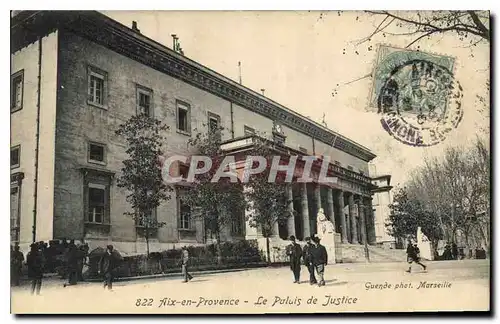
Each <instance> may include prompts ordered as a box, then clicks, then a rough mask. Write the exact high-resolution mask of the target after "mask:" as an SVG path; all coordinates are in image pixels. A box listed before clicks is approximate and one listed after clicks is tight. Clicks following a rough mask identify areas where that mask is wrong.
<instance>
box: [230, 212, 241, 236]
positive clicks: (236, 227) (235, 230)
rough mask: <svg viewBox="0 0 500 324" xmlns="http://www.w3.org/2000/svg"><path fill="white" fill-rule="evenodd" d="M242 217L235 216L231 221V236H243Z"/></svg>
mask: <svg viewBox="0 0 500 324" xmlns="http://www.w3.org/2000/svg"><path fill="white" fill-rule="evenodd" d="M243 224H244V222H243V217H238V215H235V217H234V218H233V219H232V222H231V225H232V226H231V232H232V234H233V235H242V234H243Z"/></svg>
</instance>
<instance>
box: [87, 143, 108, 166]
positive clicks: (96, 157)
mask: <svg viewBox="0 0 500 324" xmlns="http://www.w3.org/2000/svg"><path fill="white" fill-rule="evenodd" d="M88 161H89V162H92V163H98V164H106V158H105V146H104V144H98V143H89V147H88Z"/></svg>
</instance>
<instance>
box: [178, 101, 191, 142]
mask: <svg viewBox="0 0 500 324" xmlns="http://www.w3.org/2000/svg"><path fill="white" fill-rule="evenodd" d="M190 110H191V107H190V106H189V105H188V104H186V103H183V102H180V101H177V130H179V131H180V132H182V133H185V134H189V132H190V128H191V127H190V126H191V125H190V124H191V121H190Z"/></svg>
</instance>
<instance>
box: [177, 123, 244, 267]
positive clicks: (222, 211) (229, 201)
mask: <svg viewBox="0 0 500 324" xmlns="http://www.w3.org/2000/svg"><path fill="white" fill-rule="evenodd" d="M222 132H223V128H221V127H220V128H217V129H210V130H209V131H208V132H198V133H197V134H196V135H195V136H194V137H192V138H191V139H190V140H189V141H188V144H189V145H190V146H191V147H193V148H194V149H195V154H196V155H202V156H207V157H209V158H210V160H211V161H212V166H211V168H210V170H209V171H208V172H206V173H203V174H200V175H197V176H196V178H195V181H194V182H193V183H192V184H191V186H190V187H189V189H188V190H187V191H186V193H185V195H184V196H183V201H185V202H186V204H188V205H189V206H190V207H191V209H192V210H197V211H199V212H198V213H195V217H197V218H199V219H202V220H203V222H204V227H205V231H207V232H208V233H210V234H211V235H214V236H215V239H216V243H215V247H216V250H217V259H218V262H219V263H220V262H221V260H222V256H221V250H220V244H221V239H222V236H221V233H222V231H223V230H224V229H227V228H228V227H229V226H230V225H231V224H232V222H233V221H234V218H235V217H239V215H242V213H244V212H245V208H246V201H245V198H244V195H243V187H242V185H241V184H240V183H238V182H232V181H231V179H230V178H228V177H221V178H220V179H219V180H218V181H211V180H212V179H213V178H214V176H215V175H216V173H217V170H218V169H219V168H220V166H221V165H222V163H225V162H224V158H225V155H224V153H223V152H222V150H221V141H222V135H223V133H222ZM226 161H227V160H226ZM227 167H229V166H227ZM233 180H234V178H233Z"/></svg>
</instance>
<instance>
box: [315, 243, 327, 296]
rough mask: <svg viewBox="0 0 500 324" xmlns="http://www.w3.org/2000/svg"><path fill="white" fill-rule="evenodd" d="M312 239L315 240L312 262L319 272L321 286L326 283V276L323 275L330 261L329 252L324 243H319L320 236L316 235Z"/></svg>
mask: <svg viewBox="0 0 500 324" xmlns="http://www.w3.org/2000/svg"><path fill="white" fill-rule="evenodd" d="M312 240H313V242H314V246H313V247H312V249H311V257H312V263H313V265H314V268H316V272H317V273H318V277H319V282H318V286H320V287H321V286H324V285H325V278H324V276H323V275H324V273H325V266H326V265H327V263H328V253H327V252H326V248H325V247H324V246H323V245H321V244H319V242H320V239H319V237H317V236H314V237H313V238H312Z"/></svg>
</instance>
